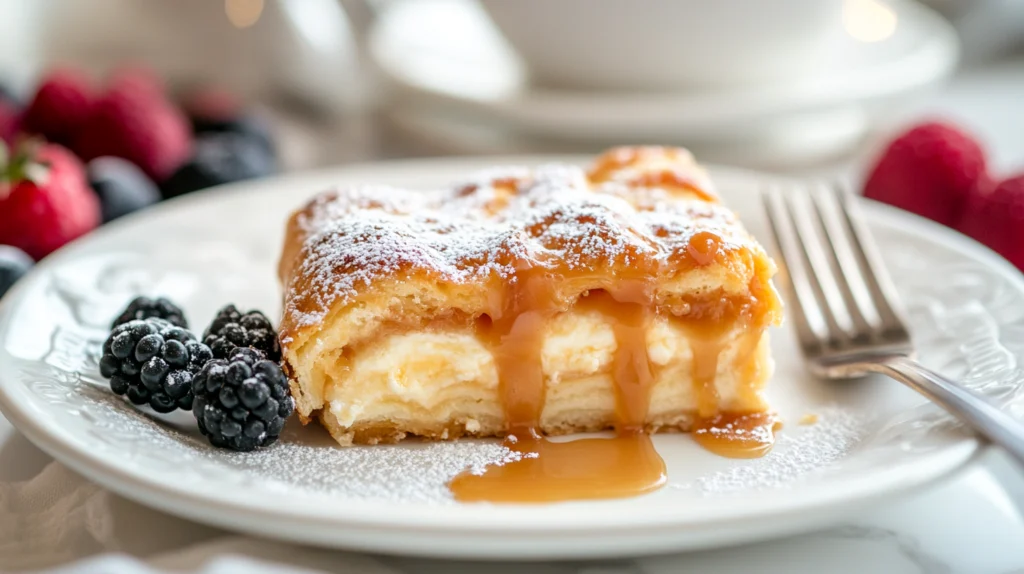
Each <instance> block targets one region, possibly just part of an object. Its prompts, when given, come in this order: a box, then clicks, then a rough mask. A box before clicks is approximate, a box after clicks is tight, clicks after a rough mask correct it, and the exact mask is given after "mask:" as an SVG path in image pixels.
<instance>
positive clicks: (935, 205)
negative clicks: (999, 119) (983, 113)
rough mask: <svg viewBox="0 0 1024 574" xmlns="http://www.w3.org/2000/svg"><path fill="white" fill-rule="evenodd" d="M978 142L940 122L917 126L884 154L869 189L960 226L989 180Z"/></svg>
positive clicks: (874, 194) (891, 201) (869, 193)
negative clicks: (970, 201) (966, 209)
mask: <svg viewBox="0 0 1024 574" xmlns="http://www.w3.org/2000/svg"><path fill="white" fill-rule="evenodd" d="M988 178H989V176H988V172H987V170H986V167H985V153H984V151H983V150H982V149H981V146H980V145H978V142H977V141H975V140H974V138H972V137H971V136H969V135H967V134H965V133H964V132H962V131H960V130H959V129H957V128H955V127H953V126H951V125H948V124H944V123H940V122H930V123H925V124H921V125H919V126H917V127H914V128H913V129H911V130H910V131H908V132H906V133H904V134H903V135H901V136H899V137H897V138H896V139H895V140H893V141H892V143H890V144H889V147H888V148H887V149H886V150H885V152H884V153H883V154H882V157H881V159H880V160H879V162H878V164H877V165H875V167H874V169H873V170H872V171H871V175H870V176H869V177H868V180H867V183H865V184H864V195H865V197H869V198H871V199H875V200H878V201H881V202H884V203H888V204H889V205H894V206H896V207H899V208H902V209H905V210H907V211H910V212H912V213H916V214H918V215H923V216H924V217H927V218H929V219H932V220H935V221H938V222H939V223H942V224H945V225H948V226H950V227H955V226H956V224H957V222H958V221H959V220H960V217H961V215H962V214H963V210H964V207H965V206H966V203H967V199H968V197H969V196H970V195H971V190H973V189H975V188H976V187H978V186H979V185H982V186H984V182H985V181H986V180H988Z"/></svg>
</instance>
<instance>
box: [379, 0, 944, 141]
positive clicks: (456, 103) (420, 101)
mask: <svg viewBox="0 0 1024 574" xmlns="http://www.w3.org/2000/svg"><path fill="white" fill-rule="evenodd" d="M888 4H891V7H892V10H893V11H894V13H895V17H896V28H895V30H894V32H893V34H892V35H891V36H889V37H888V38H886V39H884V40H882V41H878V42H873V43H865V42H859V41H857V40H854V39H853V38H852V37H844V39H843V41H842V42H841V43H840V45H839V47H838V48H837V49H836V50H835V51H834V53H833V54H832V55H831V58H832V61H830V62H829V64H828V65H826V66H823V69H826V70H827V72H823V73H820V74H816V75H813V76H810V77H807V78H804V79H802V80H797V81H792V80H788V81H785V82H778V83H774V84H765V85H757V86H753V87H748V88H745V89H737V90H706V91H679V92H661V93H658V92H655V93H643V92H627V91H623V92H593V91H570V90H552V89H543V88H538V87H536V86H532V85H531V84H530V82H529V78H528V73H527V71H526V70H525V69H524V67H523V65H522V64H521V62H520V61H519V59H518V58H517V56H516V55H515V54H514V52H512V49H511V48H510V47H509V46H508V45H507V43H506V42H505V41H504V40H503V38H501V37H500V33H499V32H497V30H495V28H494V26H493V24H491V22H490V21H489V20H488V18H487V16H486V14H484V13H483V11H482V10H481V9H480V8H479V7H478V6H476V5H475V4H472V3H470V2H467V1H465V0H424V1H420V2H404V3H396V4H394V5H393V6H392V9H390V10H388V11H386V12H385V13H384V14H383V16H382V17H381V18H380V21H379V22H378V23H377V25H376V26H375V27H374V29H373V30H372V33H371V34H370V38H369V52H370V56H371V57H372V59H373V61H374V62H375V63H376V65H377V67H378V68H379V69H380V71H381V72H382V74H383V76H384V77H385V78H386V79H387V80H389V81H390V83H391V84H393V85H394V86H395V87H397V88H398V89H399V93H400V94H404V95H406V96H409V97H408V98H407V99H405V100H403V101H402V102H401V103H402V105H399V106H395V108H396V110H397V111H399V112H401V113H404V114H408V113H409V110H410V108H422V107H426V108H427V109H426V111H424V113H429V114H431V115H444V114H445V113H446V112H448V113H449V114H450V115H452V116H456V117H458V118H460V119H462V120H463V121H471V122H474V121H475V122H478V123H479V122H481V121H484V122H491V123H493V124H495V125H501V126H505V127H509V126H510V127H511V129H514V130H515V131H517V132H520V133H523V134H528V135H530V136H540V137H545V138H552V139H556V140H561V141H565V140H574V141H580V140H585V141H594V140H598V141H616V142H622V141H644V142H652V141H657V142H670V143H673V142H675V143H678V142H683V143H689V144H691V145H692V144H694V143H696V142H701V143H705V142H708V143H710V142H717V141H728V142H737V141H741V142H742V141H748V140H752V139H756V140H758V141H761V142H764V141H772V142H782V141H785V142H786V145H789V146H800V145H802V146H803V147H815V146H818V147H820V146H822V145H828V146H838V145H840V144H845V143H849V142H850V141H854V140H856V138H857V137H858V136H859V135H861V133H862V132H863V130H864V129H865V128H866V127H867V125H869V122H870V119H871V118H872V117H873V116H875V115H876V114H877V112H879V111H880V110H883V109H886V110H888V111H890V112H891V111H892V107H893V106H894V105H895V104H897V103H899V102H902V101H904V100H905V99H906V98H908V97H910V96H913V95H915V94H918V93H920V91H921V90H923V89H925V88H928V87H929V86H932V85H934V84H935V83H937V82H939V81H940V80H942V79H943V78H945V77H947V76H948V75H949V73H950V72H952V70H953V67H954V65H955V63H956V60H957V55H958V53H959V44H958V42H957V38H956V33H955V32H954V30H953V29H952V27H951V26H949V24H948V23H946V22H945V21H944V20H943V19H942V18H941V17H940V16H938V15H937V14H935V13H934V12H933V11H931V10H929V9H928V8H925V7H924V6H921V5H920V4H918V3H916V2H907V1H902V0H897V1H895V2H891V3H888ZM737 134H741V135H742V137H741V138H737Z"/></svg>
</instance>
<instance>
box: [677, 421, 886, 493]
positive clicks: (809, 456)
mask: <svg viewBox="0 0 1024 574" xmlns="http://www.w3.org/2000/svg"><path fill="white" fill-rule="evenodd" d="M815 414H817V415H818V420H817V422H816V423H814V424H813V425H806V426H797V425H795V424H790V425H787V427H786V428H785V429H783V431H781V432H779V433H778V435H777V439H776V443H775V447H774V448H773V449H772V450H771V452H769V453H768V454H767V455H765V456H764V457H762V458H760V459H755V460H745V461H743V464H742V465H737V466H734V467H732V468H729V469H727V470H722V471H718V472H715V473H713V474H710V475H708V476H702V477H700V478H698V479H696V480H695V481H694V482H693V483H689V484H683V485H676V488H696V489H697V490H698V491H699V492H700V493H701V494H704V495H715V494H728V493H732V492H739V491H749V490H757V489H767V488H779V487H789V486H794V485H797V484H799V482H798V480H799V479H800V478H801V477H803V476H806V475H808V474H810V473H812V472H814V471H819V470H822V469H825V468H828V467H829V466H830V465H832V464H834V463H835V462H837V461H839V460H841V459H843V458H845V457H846V456H848V454H849V452H850V449H852V448H854V447H855V446H856V445H857V444H858V443H860V442H861V441H862V440H863V438H864V436H863V435H864V433H865V431H866V428H867V425H866V424H865V421H864V420H863V418H861V417H858V416H855V415H853V414H851V412H850V411H849V409H842V408H839V407H829V408H824V409H822V410H821V411H820V412H818V413H815Z"/></svg>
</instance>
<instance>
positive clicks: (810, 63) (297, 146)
mask: <svg viewBox="0 0 1024 574" xmlns="http://www.w3.org/2000/svg"><path fill="white" fill-rule="evenodd" d="M0 3H2V4H3V5H4V11H3V13H4V14H5V15H6V17H5V18H4V19H3V23H2V26H3V28H4V30H3V33H2V34H0V42H2V44H3V49H2V50H0V54H2V55H0V73H2V75H3V77H5V80H6V82H7V83H8V85H9V88H10V89H11V91H13V92H14V93H15V94H17V95H19V96H20V97H21V99H23V100H30V99H31V96H32V93H33V91H34V89H35V87H36V86H37V85H38V82H39V80H40V78H42V77H43V76H45V74H46V72H47V71H48V70H51V69H52V68H53V67H55V66H62V67H72V68H74V69H77V70H80V71H82V72H83V73H86V74H88V75H89V76H90V77H91V78H92V79H93V81H95V82H96V83H97V85H100V84H101V83H102V80H103V78H105V77H107V76H109V75H110V74H111V73H112V72H113V71H115V70H118V69H120V68H122V67H124V66H126V65H127V66H132V67H138V66H145V67H148V68H149V69H151V70H153V71H154V72H155V73H156V74H157V75H158V76H159V77H161V78H162V79H163V81H164V82H165V83H166V85H167V87H168V89H169V91H170V92H171V93H172V95H174V96H175V97H183V96H185V95H186V94H187V93H188V92H189V91H194V90H196V89H198V88H217V89H223V90H227V91H230V92H231V93H232V94H233V95H235V96H237V97H238V98H240V99H241V100H242V101H244V102H246V103H247V104H251V105H252V106H258V107H259V108H263V109H264V111H265V112H269V116H270V117H271V118H272V119H273V124H274V128H275V130H274V131H275V133H276V135H277V137H278V138H279V139H280V140H281V141H280V142H279V148H280V154H281V159H282V162H281V163H282V167H283V168H285V169H297V168H306V167H312V166H324V165H334V164H338V163H341V162H348V161H356V160H367V159H375V158H379V157H404V156H422V155H447V154H480V153H486V154H494V153H499V154H501V153H523V152H525V153H540V152H551V151H554V152H590V151H594V150H597V149H599V148H602V147H604V146H606V145H608V144H622V143H641V142H642V143H671V144H682V145H687V146H690V147H692V148H693V149H694V150H695V152H697V154H698V156H699V157H703V158H705V159H707V160H708V161H716V162H724V163H730V164H740V165H751V166H756V167H764V168H769V169H801V168H808V167H809V168H814V167H819V166H826V167H828V166H834V165H841V164H842V162H843V160H845V159H847V158H850V157H853V156H856V155H857V153H858V152H862V151H864V150H868V149H869V148H870V144H871V143H872V141H873V140H874V139H875V138H876V137H877V136H878V134H879V133H881V134H885V133H887V132H890V131H892V130H894V129H896V127H897V126H899V125H900V124H903V123H906V122H909V121H912V120H914V119H917V118H919V117H921V116H925V115H929V114H937V113H941V114H948V115H952V116H956V119H958V120H961V121H963V122H965V123H967V124H968V125H970V126H971V127H973V128H975V129H977V130H979V131H981V132H983V133H985V135H986V136H989V137H991V138H992V139H993V141H992V147H993V148H994V149H1002V147H1003V146H1004V145H1006V146H1013V145H1015V146H1016V147H1015V148H1014V149H1013V150H1011V149H1006V150H1005V153H1006V154H1016V157H1017V158H1018V160H1020V159H1024V149H1022V148H1021V146H1022V145H1024V144H1021V142H1020V141H1017V142H1005V141H1003V140H1004V139H1006V138H1007V136H1003V135H1001V134H1000V133H999V132H998V130H991V133H988V132H989V131H990V125H991V124H1004V125H1005V124H1007V123H1013V125H1014V127H1015V128H1016V130H1015V131H1017V132H1018V133H1020V131H1022V130H1021V129H1020V128H1022V127H1024V123H1022V122H1024V119H1022V118H1021V116H1022V112H1021V111H1020V106H1019V103H1020V101H1021V97H1022V96H1024V64H1021V63H1020V60H1019V59H1018V60H1017V63H1016V64H1015V63H1014V60H1013V58H1014V56H1013V52H1014V51H1015V50H1019V48H1020V47H1021V45H1022V40H1024V5H1022V3H1021V2H1018V1H1015V0H970V1H967V0H930V1H929V2H928V3H927V4H919V3H916V2H909V1H899V0H894V1H883V0H787V1H785V2H772V3H770V4H771V6H766V5H763V4H768V3H763V2H755V1H749V0H722V1H719V2H714V3H708V2H702V1H700V0H679V1H671V0H645V1H643V2H639V3H636V2H627V1H625V0H595V1H588V0H558V1H555V2H550V1H545V0H525V1H515V2H508V1H502V0H484V1H483V2H476V1H473V0H341V1H339V0H157V1H147V2H140V1H138V0H89V1H86V2H82V1H79V0H34V1H32V2H26V1H24V0H4V1H3V2H0ZM951 77H952V78H954V81H953V82H952V84H950V83H949V80H950V78H951ZM944 85H945V86H948V87H947V88H946V89H943V86H944ZM1015 108H1016V109H1015ZM1005 127H1007V128H1009V126H1005ZM1007 131H1010V130H1009V129H1007Z"/></svg>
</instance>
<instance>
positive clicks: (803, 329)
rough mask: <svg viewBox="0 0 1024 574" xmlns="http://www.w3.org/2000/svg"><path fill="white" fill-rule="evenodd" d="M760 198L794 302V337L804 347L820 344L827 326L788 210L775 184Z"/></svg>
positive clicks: (824, 337) (827, 333)
mask: <svg viewBox="0 0 1024 574" xmlns="http://www.w3.org/2000/svg"><path fill="white" fill-rule="evenodd" d="M763 199H764V207H765V212H766V213H767V215H768V223H769V227H770V228H771V230H772V235H773V236H774V239H775V245H776V246H777V247H778V249H779V254H780V255H781V256H782V262H783V265H784V271H785V274H784V276H785V279H786V285H787V287H788V289H789V291H790V294H791V295H792V297H791V300H795V301H796V308H795V309H793V310H792V311H791V316H792V317H793V319H794V322H795V324H796V332H797V337H798V338H799V340H800V344H801V346H802V347H804V348H805V349H807V348H809V347H822V346H824V345H825V344H826V342H827V341H828V340H829V329H828V325H827V324H826V322H825V317H824V316H823V315H822V312H821V307H820V305H819V304H818V300H817V299H816V298H815V295H814V291H813V290H812V288H811V284H810V279H808V277H807V268H806V267H805V265H804V261H803V257H802V256H801V254H800V253H801V251H802V249H801V248H800V239H799V237H797V235H796V232H795V230H794V227H793V224H792V221H790V217H789V210H788V209H786V206H785V200H784V199H783V198H782V195H781V193H780V192H779V190H778V188H776V187H772V188H770V189H769V190H768V191H767V192H766V193H764V195H763Z"/></svg>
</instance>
